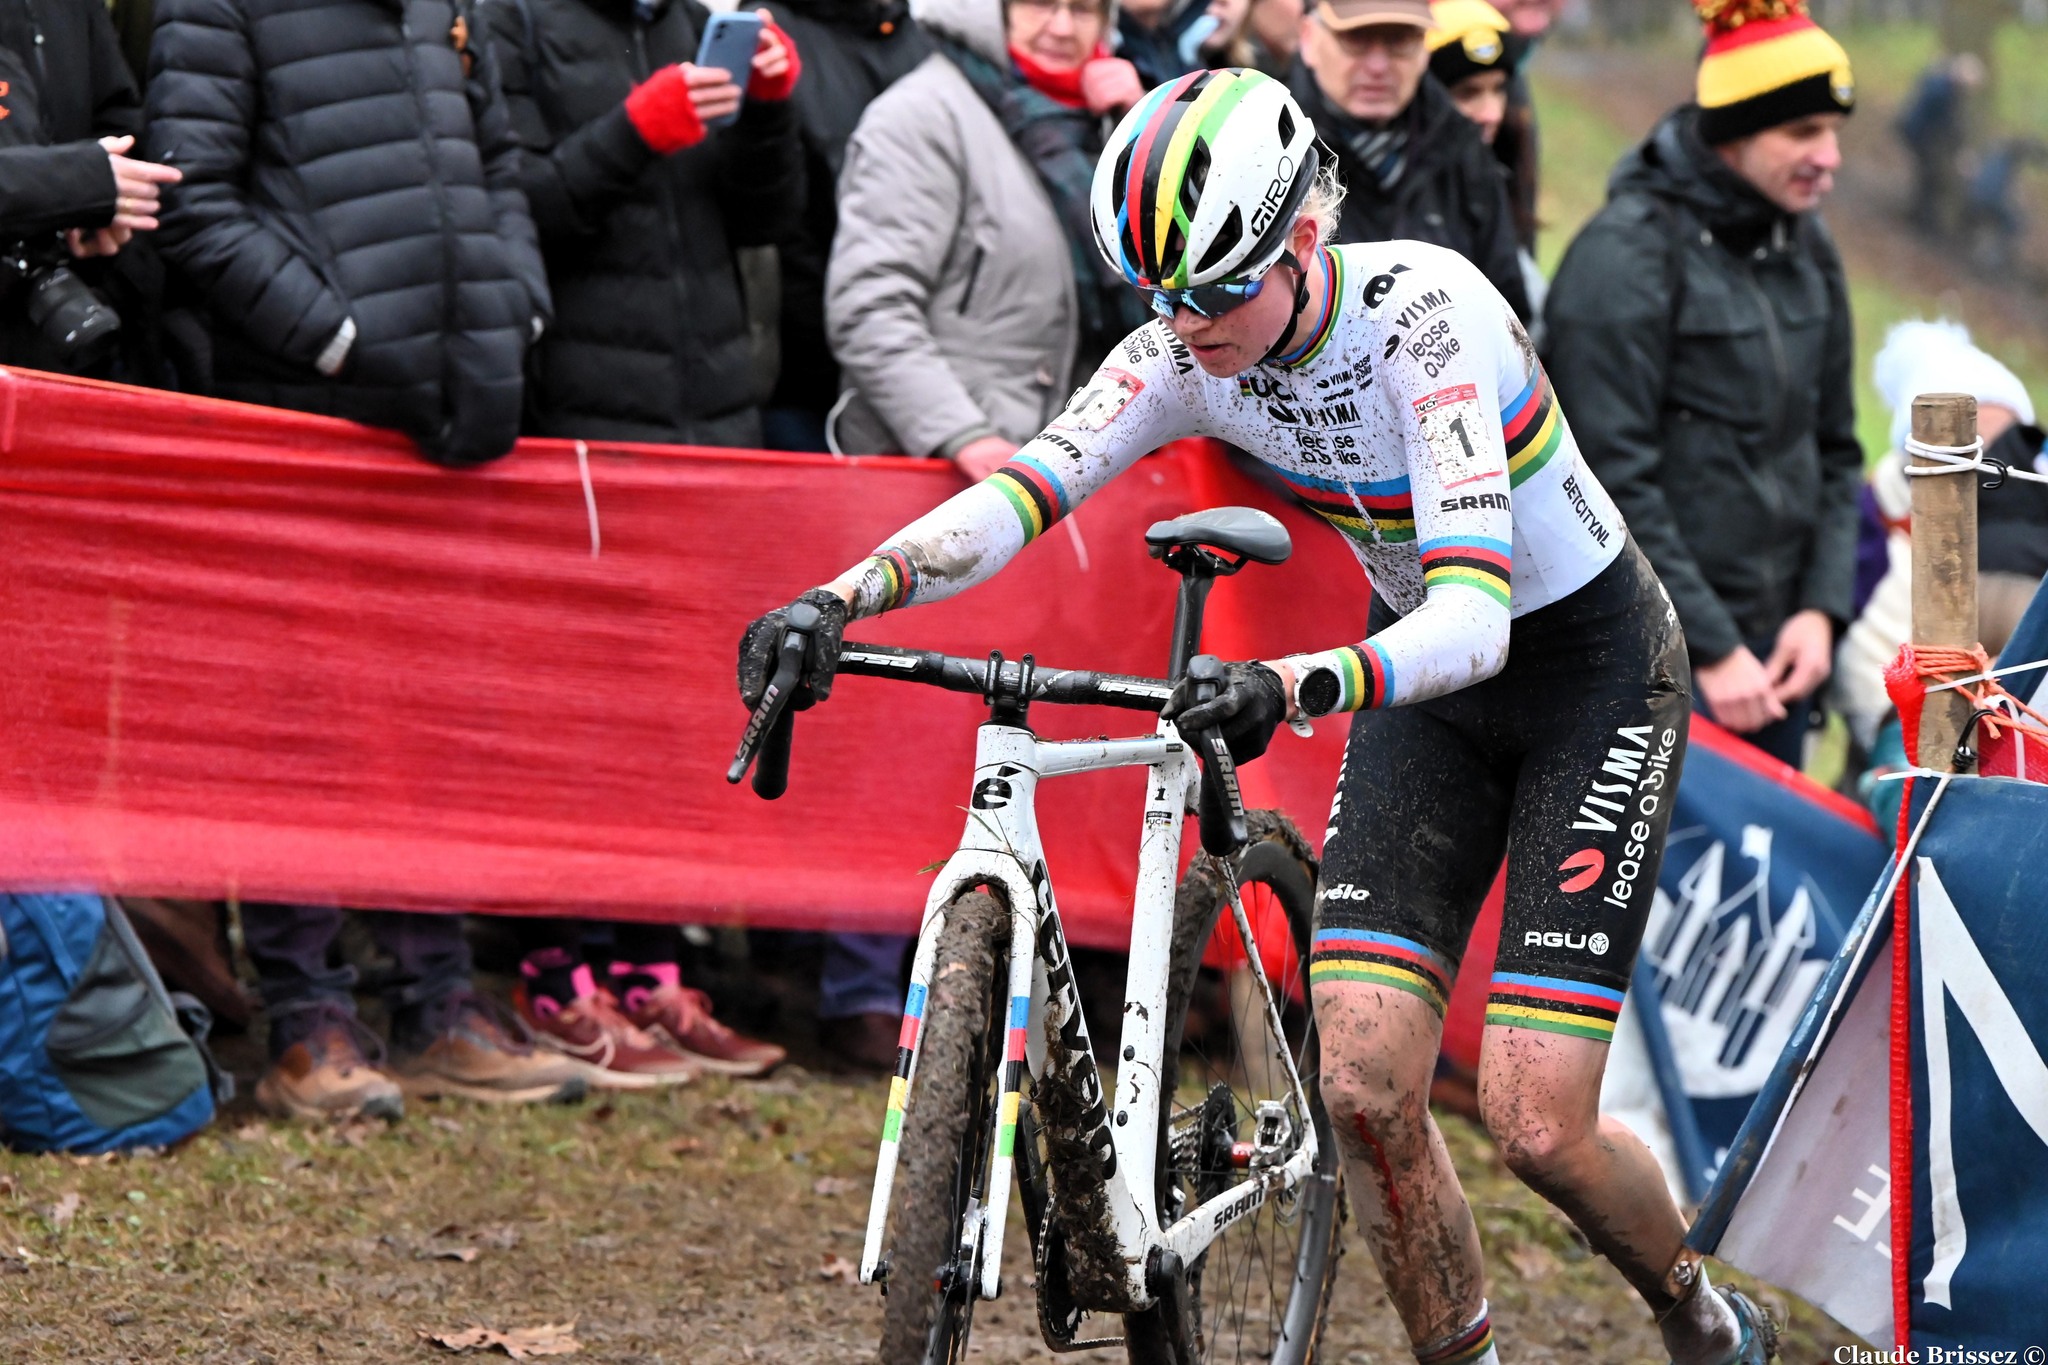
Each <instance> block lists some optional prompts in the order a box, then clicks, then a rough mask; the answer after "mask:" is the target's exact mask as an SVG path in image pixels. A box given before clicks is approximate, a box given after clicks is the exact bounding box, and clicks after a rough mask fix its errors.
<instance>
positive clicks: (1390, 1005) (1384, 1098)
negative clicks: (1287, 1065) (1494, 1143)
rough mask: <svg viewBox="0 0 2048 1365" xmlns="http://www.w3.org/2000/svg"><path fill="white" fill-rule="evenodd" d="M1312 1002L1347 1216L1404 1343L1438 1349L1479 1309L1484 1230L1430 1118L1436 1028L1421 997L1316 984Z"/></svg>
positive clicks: (1482, 1291) (1361, 986) (1438, 1027)
mask: <svg viewBox="0 0 2048 1365" xmlns="http://www.w3.org/2000/svg"><path fill="white" fill-rule="evenodd" d="M1315 1002H1316V1028H1317V1030H1318V1032H1319V1034H1320V1035H1321V1038H1322V1047H1323V1061H1322V1090H1323V1102H1324V1103H1325V1104H1326V1105H1327V1106H1328V1107H1329V1111H1330V1121H1331V1123H1332V1124H1333V1125H1334V1127H1335V1128H1336V1130H1337V1137H1338V1141H1339V1143H1340V1144H1341V1145H1342V1147H1343V1151H1344V1159H1345V1164H1346V1167H1347V1169H1346V1172H1345V1174H1346V1177H1347V1181H1348V1183H1349V1185H1350V1187H1351V1198H1352V1209H1353V1211H1354V1213H1355V1214H1356V1215H1357V1218H1358V1225H1359V1227H1360V1229H1361V1230H1362V1231H1363V1232H1364V1233H1365V1240H1366V1245H1367V1246H1368V1247H1370V1248H1371V1250H1372V1256H1373V1260H1374V1261H1375V1262H1377V1263H1378V1265H1379V1268H1380V1277H1381V1278H1382V1279H1384V1280H1385V1281H1386V1284H1387V1292H1388V1294H1389V1295H1390V1296H1391V1297H1392V1298H1393V1301H1394V1309H1395V1311H1396V1312H1398V1313H1399V1314H1400V1315H1401V1322H1402V1325H1403V1326H1405V1327H1406V1328H1407V1329H1408V1337H1409V1340H1410V1341H1413V1342H1416V1343H1418V1344H1428V1343H1434V1342H1441V1341H1443V1340H1445V1339H1446V1338H1449V1337H1452V1336H1454V1335H1456V1334H1457V1333H1459V1332H1460V1330H1461V1329H1464V1328H1466V1327H1467V1326H1468V1325H1469V1324H1471V1323H1472V1322H1473V1321H1474V1320H1475V1319H1476V1318H1478V1317H1479V1315H1480V1313H1481V1311H1482V1309H1483V1307H1484V1303H1485V1272H1484V1268H1483V1266H1482V1263H1481V1261H1480V1257H1479V1228H1478V1226H1477V1225H1476V1224H1475V1223H1474V1222H1473V1220H1472V1210H1471V1208H1470V1207H1469V1206H1468V1205H1467V1204H1466V1203H1465V1192H1464V1190H1463V1189H1461V1188H1460V1187H1459V1185H1458V1175H1457V1172H1456V1171H1455V1170H1453V1169H1452V1166H1451V1158H1450V1153H1449V1152H1448V1151H1446V1150H1445V1148H1444V1139H1443V1134H1442V1133H1440V1132H1439V1131H1437V1126H1436V1120H1435V1119H1433V1118H1431V1117H1430V1113H1429V1080H1430V1074H1431V1072H1432V1070H1433V1069H1434V1067H1435V1065H1436V1054H1437V1049H1438V1045H1439V1043H1440V1041H1441V1037H1442V1033H1443V1021H1442V1020H1441V1019H1439V1018H1438V1017H1437V1014H1436V1011H1435V1010H1434V1009H1433V1008H1431V1007H1430V1005H1429V1004H1428V1003H1427V1002H1425V1001H1424V1000H1422V999H1420V998H1419V997H1417V996H1413V995H1410V994H1408V993H1406V992H1405V991H1400V990H1395V989H1392V988H1390V987H1384V986H1375V985H1368V984H1365V983H1362V982H1351V981H1344V982H1319V983H1317V985H1316V988H1315Z"/></svg>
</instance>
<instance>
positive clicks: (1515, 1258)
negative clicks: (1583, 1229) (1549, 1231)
mask: <svg viewBox="0 0 2048 1365" xmlns="http://www.w3.org/2000/svg"><path fill="white" fill-rule="evenodd" d="M1507 1261H1508V1264H1509V1265H1511V1266H1513V1267H1514V1268H1515V1273H1516V1274H1517V1275H1519V1276H1521V1277H1522V1278H1523V1279H1525V1280H1528V1281H1529V1282H1530V1283H1532V1284H1533V1283H1535V1282H1537V1281H1539V1280H1547V1279H1549V1278H1550V1277H1551V1276H1552V1275H1555V1274H1556V1273H1557V1272H1558V1270H1559V1269H1560V1262H1559V1261H1558V1259H1557V1257H1556V1255H1555V1254H1554V1253H1552V1251H1551V1250H1550V1248H1549V1247H1547V1246H1539V1245H1537V1244H1535V1243H1530V1244H1528V1245H1526V1246H1516V1247H1509V1248H1508V1250H1507Z"/></svg>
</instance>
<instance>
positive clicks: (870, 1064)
mask: <svg viewBox="0 0 2048 1365" xmlns="http://www.w3.org/2000/svg"><path fill="white" fill-rule="evenodd" d="M902 1036H903V1016H902V1015H900V1014H883V1013H881V1012H880V1011H874V1012H871V1013H868V1014H855V1015H849V1016H848V1017H846V1018H844V1019H820V1020H819V1021H818V1041H819V1042H821V1043H823V1044H824V1046H825V1051H826V1052H827V1053H828V1054H830V1055H831V1058H832V1060H833V1061H835V1062H837V1063H839V1065H840V1066H841V1067H842V1068H844V1069H846V1070H849V1071H868V1072H873V1073H876V1074H878V1075H883V1076H893V1075H895V1074H896V1045H897V1043H898V1041H899V1040H900V1039H901V1038H902Z"/></svg>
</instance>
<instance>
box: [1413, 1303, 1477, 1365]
mask: <svg viewBox="0 0 2048 1365" xmlns="http://www.w3.org/2000/svg"><path fill="white" fill-rule="evenodd" d="M1492 1350H1493V1317H1492V1314H1490V1313H1486V1312H1481V1313H1480V1315H1479V1321H1477V1322H1475V1323H1473V1324H1472V1325H1471V1326H1470V1327H1467V1328H1466V1329H1465V1330H1464V1331H1462V1332H1460V1333H1458V1334H1457V1335H1456V1336H1454V1337H1452V1338H1451V1339H1450V1340H1449V1341H1445V1342H1440V1343H1438V1344H1437V1345H1435V1346H1430V1347H1427V1348H1422V1349H1418V1350H1417V1351H1416V1352H1415V1359H1416V1362H1417V1365H1478V1362H1479V1361H1481V1360H1484V1359H1485V1358H1486V1356H1487V1353H1488V1352H1490V1351H1492Z"/></svg>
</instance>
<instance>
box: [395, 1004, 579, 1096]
mask: <svg viewBox="0 0 2048 1365" xmlns="http://www.w3.org/2000/svg"><path fill="white" fill-rule="evenodd" d="M440 1017H441V1020H442V1023H441V1026H440V1030H439V1032H437V1033H435V1034H434V1035H433V1037H432V1038H430V1039H429V1040H428V1041H427V1043H426V1046H424V1047H422V1048H420V1049H418V1050H417V1051H415V1052H413V1053H412V1055H410V1056H408V1057H406V1058H405V1059H404V1060H403V1061H401V1062H400V1063H399V1064H398V1065H397V1067H396V1068H394V1070H395V1071H396V1073H397V1076H398V1083H399V1084H400V1085H401V1086H403V1087H404V1088H405V1092H406V1093H407V1094H408V1095H417V1096H418V1097H420V1098H421V1099H437V1098H439V1097H440V1096H443V1095H458V1096H460V1097H462V1098H463V1099H468V1100H480V1101H483V1102H484V1103H486V1104H537V1103H542V1102H548V1103H554V1104H573V1103H575V1102H576V1101H577V1100H580V1099H582V1098H583V1096H584V1095H585V1094H586V1093H588V1091H589V1088H590V1083H589V1078H588V1076H587V1075H586V1074H585V1072H584V1069H583V1068H582V1067H581V1066H579V1065H578V1064H577V1063H575V1062H573V1061H571V1060H569V1059H568V1058H567V1057H564V1056H562V1055H561V1054H559V1053H557V1052H554V1051H551V1050H550V1051H541V1050H539V1049H537V1048H536V1047H535V1046H534V1043H533V1035H532V1033H530V1032H529V1031H528V1030H527V1028H526V1026H525V1025H524V1024H523V1023H521V1022H520V1020H519V1018H518V1017H517V1016H516V1015H514V1014H513V1013H512V1012H511V1011H510V1010H508V1009H506V1008H505V1006H504V1005H502V1004H500V1003H499V1002H498V1001H497V1000H495V999H494V998H492V997H490V996H488V995H482V994H479V993H477V992H475V991H469V990H464V991H459V992H457V993H456V994H455V995H454V996H452V997H451V998H450V999H449V1000H448V1002H447V1004H446V1005H445V1006H444V1007H443V1008H442V1012H441V1015H440Z"/></svg>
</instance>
